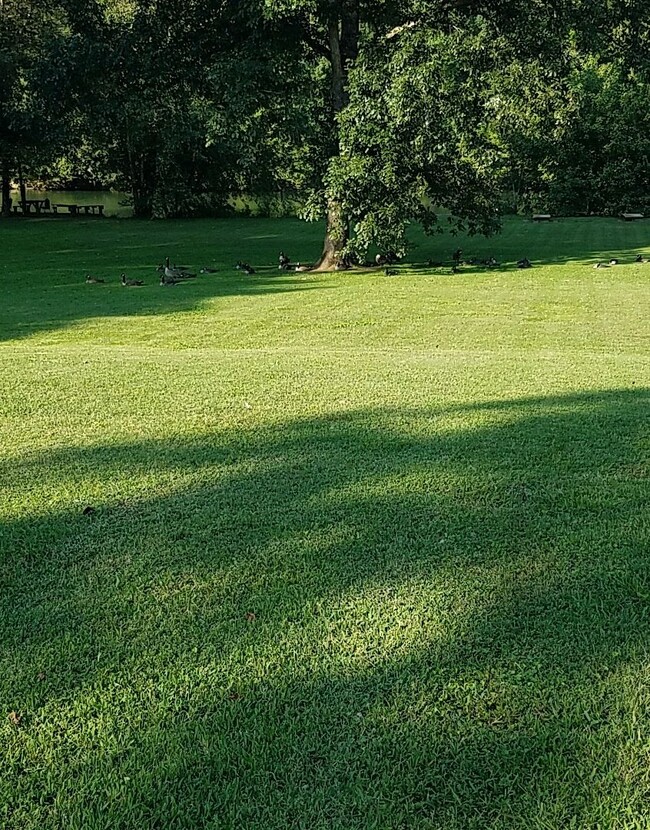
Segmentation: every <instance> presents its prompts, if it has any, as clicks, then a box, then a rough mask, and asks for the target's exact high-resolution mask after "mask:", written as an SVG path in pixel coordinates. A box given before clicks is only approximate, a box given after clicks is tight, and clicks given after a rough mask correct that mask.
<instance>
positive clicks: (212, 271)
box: [199, 268, 217, 274]
mask: <svg viewBox="0 0 650 830" xmlns="http://www.w3.org/2000/svg"><path fill="white" fill-rule="evenodd" d="M199 273H200V274H216V273H217V269H216V268H201V270H200V271H199Z"/></svg>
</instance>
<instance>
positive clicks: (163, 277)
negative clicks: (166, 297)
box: [160, 274, 179, 285]
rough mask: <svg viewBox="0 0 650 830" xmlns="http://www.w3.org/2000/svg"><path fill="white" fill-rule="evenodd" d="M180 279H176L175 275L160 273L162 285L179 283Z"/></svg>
mask: <svg viewBox="0 0 650 830" xmlns="http://www.w3.org/2000/svg"><path fill="white" fill-rule="evenodd" d="M178 282H179V281H178V280H177V279H174V277H167V276H166V275H165V274H161V275H160V284H161V285H178Z"/></svg>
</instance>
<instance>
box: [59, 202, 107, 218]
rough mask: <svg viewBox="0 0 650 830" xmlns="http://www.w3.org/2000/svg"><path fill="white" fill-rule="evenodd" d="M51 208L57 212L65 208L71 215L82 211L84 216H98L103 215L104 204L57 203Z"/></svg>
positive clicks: (76, 214) (77, 214)
mask: <svg viewBox="0 0 650 830" xmlns="http://www.w3.org/2000/svg"><path fill="white" fill-rule="evenodd" d="M52 210H53V211H54V213H58V212H59V210H67V211H68V213H69V214H70V215H71V216H79V215H80V213H81V212H82V211H83V212H84V214H85V215H86V216H88V215H89V214H92V215H93V216H94V215H95V214H98V215H99V216H103V215H104V205H73V204H62V203H57V204H55V205H52Z"/></svg>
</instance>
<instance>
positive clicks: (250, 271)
mask: <svg viewBox="0 0 650 830" xmlns="http://www.w3.org/2000/svg"><path fill="white" fill-rule="evenodd" d="M235 268H236V269H237V270H238V271H244V272H245V273H246V274H249V275H250V274H254V273H255V269H254V268H253V267H252V266H250V265H249V264H248V263H247V262H242V261H241V259H240V260H239V262H238V263H237V265H235Z"/></svg>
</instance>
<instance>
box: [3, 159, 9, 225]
mask: <svg viewBox="0 0 650 830" xmlns="http://www.w3.org/2000/svg"><path fill="white" fill-rule="evenodd" d="M2 215H3V216H11V172H10V168H9V159H6V158H4V159H2Z"/></svg>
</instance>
